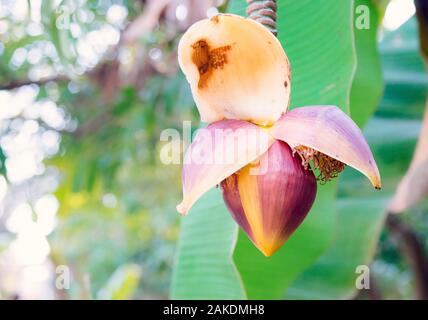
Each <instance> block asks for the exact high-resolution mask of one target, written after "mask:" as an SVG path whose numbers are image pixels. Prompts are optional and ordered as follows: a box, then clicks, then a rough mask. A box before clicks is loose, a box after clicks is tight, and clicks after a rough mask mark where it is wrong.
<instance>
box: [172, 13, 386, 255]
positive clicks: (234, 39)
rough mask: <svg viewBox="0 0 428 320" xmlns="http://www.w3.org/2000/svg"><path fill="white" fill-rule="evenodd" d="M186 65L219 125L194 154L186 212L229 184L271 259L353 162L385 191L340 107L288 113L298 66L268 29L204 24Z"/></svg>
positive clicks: (210, 118) (237, 208) (181, 52)
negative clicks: (320, 193) (320, 189)
mask: <svg viewBox="0 0 428 320" xmlns="http://www.w3.org/2000/svg"><path fill="white" fill-rule="evenodd" d="M178 59H179V64H180V67H181V69H182V71H183V72H184V74H185V76H186V78H187V80H188V82H189V84H190V87H191V91H192V95H193V97H194V100H195V102H196V105H197V108H198V110H199V113H200V116H201V120H202V121H204V122H208V123H209V124H208V126H207V127H206V128H203V129H200V130H199V132H198V134H197V135H196V137H195V139H194V141H193V142H192V144H191V145H190V146H189V148H188V150H187V151H186V154H185V157H184V164H183V174H182V178H183V201H182V202H181V203H180V204H179V205H178V206H177V210H178V211H179V212H180V213H181V214H183V215H185V214H187V213H188V211H189V209H190V208H191V207H192V205H193V204H194V203H195V202H196V201H197V200H198V199H199V198H200V197H201V196H202V195H203V194H204V193H206V192H207V191H208V190H210V189H211V188H212V187H214V186H216V185H220V186H221V189H222V194H223V199H224V202H225V204H226V206H227V208H228V209H229V211H230V213H231V214H232V217H233V218H234V220H235V221H236V222H237V223H238V224H239V226H240V227H241V228H242V229H243V230H244V232H245V233H246V234H247V235H248V237H249V238H250V239H251V241H252V242H253V243H254V245H255V246H256V247H257V248H258V249H259V250H260V251H261V252H262V253H263V254H264V255H266V256H271V255H272V254H273V253H274V252H275V251H277V250H278V249H279V248H280V247H281V246H282V245H283V244H284V243H285V241H286V240H287V239H288V238H289V237H290V235H291V234H292V233H293V232H294V231H295V230H296V228H297V227H298V226H299V225H300V224H301V223H302V221H303V220H304V218H305V217H306V215H307V214H308V212H309V210H310V209H311V207H312V204H313V202H314V200H315V196H316V190H317V180H319V181H321V182H326V181H329V180H330V179H332V178H334V177H336V176H337V175H338V174H339V173H340V172H341V171H342V170H343V169H344V168H345V166H346V165H349V166H351V167H353V168H355V169H356V170H358V171H360V172H361V173H362V174H364V175H365V176H367V178H368V179H369V180H370V182H371V183H372V185H373V186H374V187H375V188H376V189H379V188H380V187H381V181H380V175H379V170H378V168H377V165H376V162H375V160H374V158H373V155H372V152H371V150H370V147H369V146H368V144H367V142H366V141H365V139H364V136H363V134H362V132H361V130H360V129H359V128H358V127H357V125H356V124H355V123H354V122H353V121H352V120H351V119H350V118H349V117H348V116H347V115H346V114H345V113H344V112H342V111H341V110H340V109H339V108H338V107H336V106H305V107H300V108H294V109H293V110H291V111H287V109H288V106H289V101H290V90H291V72H290V64H289V61H288V58H287V56H286V54H285V52H284V50H283V48H282V46H281V44H280V43H279V41H278V40H277V38H276V37H275V36H273V34H271V33H270V32H269V31H268V30H267V29H266V28H265V27H264V26H263V25H261V24H259V23H258V22H256V21H253V20H251V19H247V18H243V17H239V16H235V15H218V16H215V17H213V18H211V19H205V20H201V21H199V22H197V23H195V24H194V25H193V26H191V27H190V28H189V29H188V30H187V32H186V33H185V34H184V35H183V37H182V38H181V40H180V43H179V48H178ZM314 172H316V173H317V176H316V175H315V173H314Z"/></svg>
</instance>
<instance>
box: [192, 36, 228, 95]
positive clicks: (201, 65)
mask: <svg viewBox="0 0 428 320" xmlns="http://www.w3.org/2000/svg"><path fill="white" fill-rule="evenodd" d="M192 48H193V52H192V62H193V63H194V64H195V65H196V66H197V67H198V71H199V82H198V87H199V89H201V88H204V87H205V86H206V83H207V80H208V79H209V78H210V76H211V74H212V73H213V71H214V70H216V69H222V68H223V67H224V65H225V64H227V51H229V50H230V49H231V48H232V47H231V46H230V45H228V46H223V47H219V48H215V49H212V50H211V49H210V46H209V45H208V43H207V41H206V40H203V39H202V40H198V41H197V42H195V43H194V44H193V45H192Z"/></svg>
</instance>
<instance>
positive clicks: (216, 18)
mask: <svg viewBox="0 0 428 320" xmlns="http://www.w3.org/2000/svg"><path fill="white" fill-rule="evenodd" d="M219 17H220V16H219V15H216V16H214V17H212V18H211V21H212V22H214V23H219V21H220V19H219Z"/></svg>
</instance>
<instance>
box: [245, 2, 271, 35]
mask: <svg viewBox="0 0 428 320" xmlns="http://www.w3.org/2000/svg"><path fill="white" fill-rule="evenodd" d="M276 8H277V5H276V0H247V16H248V17H249V18H250V19H253V20H256V21H257V22H260V23H261V24H262V25H264V26H265V27H266V28H268V29H269V31H271V32H272V33H273V34H274V35H275V36H276V35H277V34H278V30H277V29H276Z"/></svg>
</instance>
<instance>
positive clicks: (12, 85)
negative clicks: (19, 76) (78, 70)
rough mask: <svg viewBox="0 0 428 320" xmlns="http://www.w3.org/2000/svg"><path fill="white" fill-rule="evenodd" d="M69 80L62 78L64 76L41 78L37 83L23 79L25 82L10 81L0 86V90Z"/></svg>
mask: <svg viewBox="0 0 428 320" xmlns="http://www.w3.org/2000/svg"><path fill="white" fill-rule="evenodd" d="M67 80H69V78H68V77H66V76H64V75H60V76H54V77H49V78H43V79H40V80H37V81H32V80H29V79H25V80H15V81H11V82H9V83H6V84H4V85H0V90H13V89H16V88H19V87H23V86H28V85H30V84H36V85H39V86H41V85H44V84H46V83H48V82H51V81H54V82H64V81H67Z"/></svg>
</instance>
